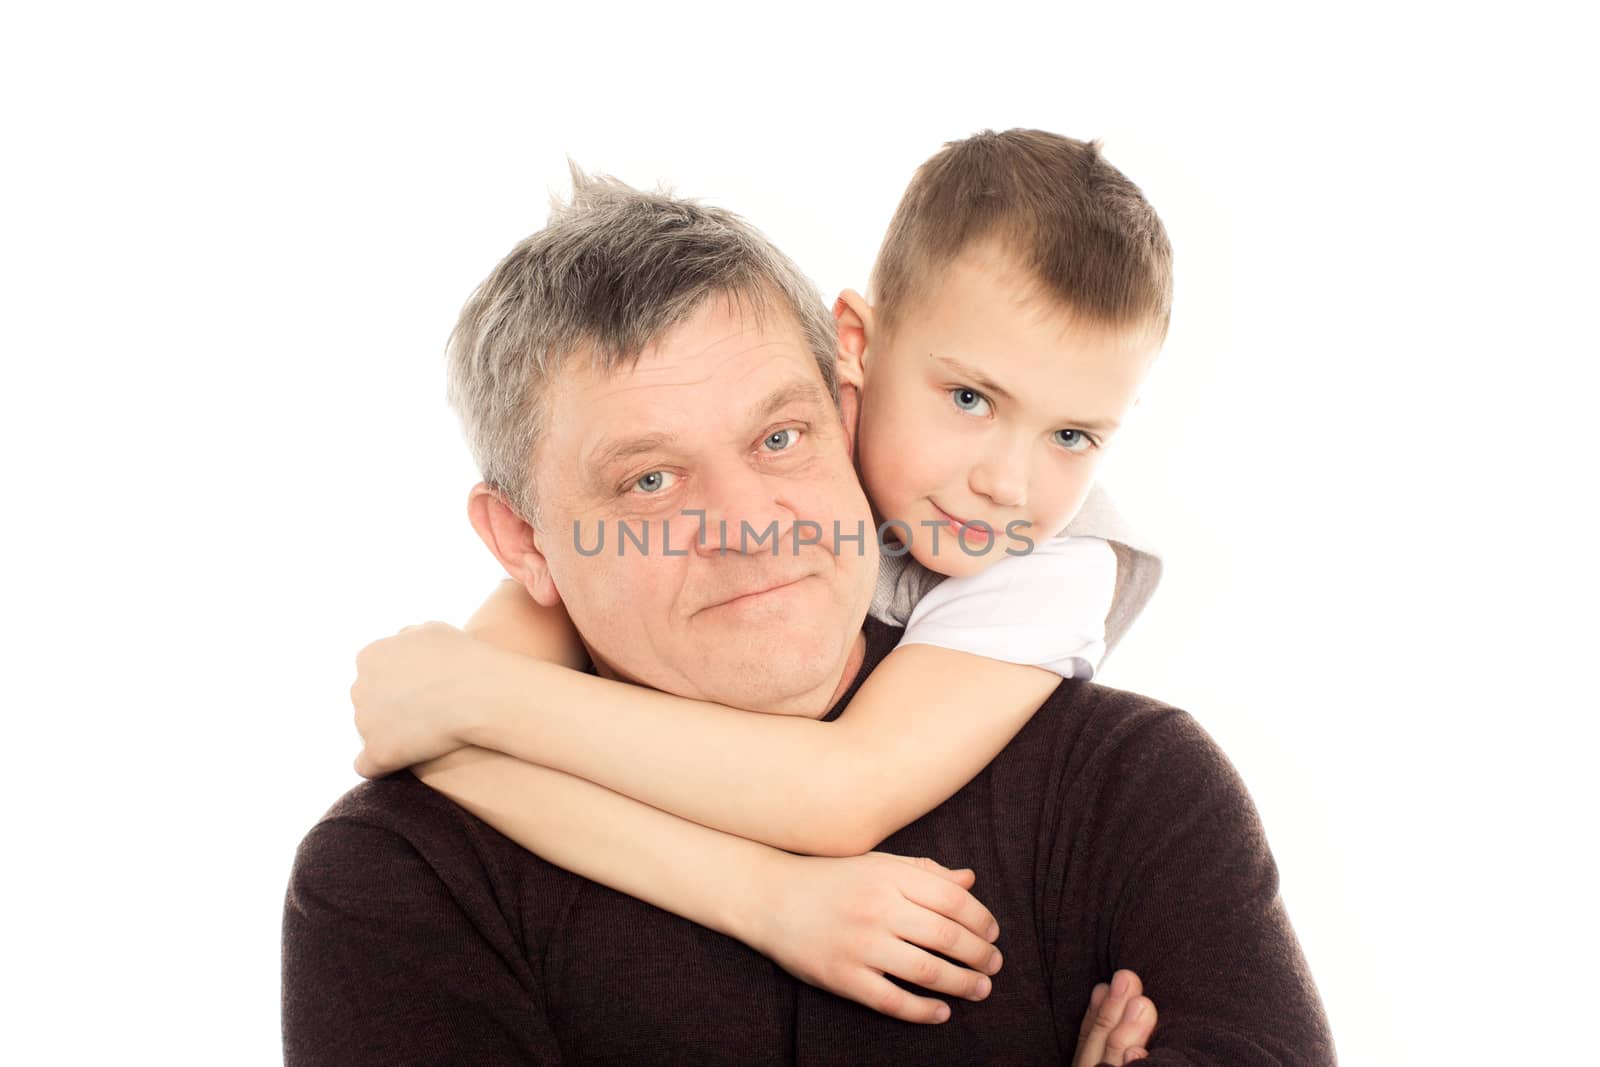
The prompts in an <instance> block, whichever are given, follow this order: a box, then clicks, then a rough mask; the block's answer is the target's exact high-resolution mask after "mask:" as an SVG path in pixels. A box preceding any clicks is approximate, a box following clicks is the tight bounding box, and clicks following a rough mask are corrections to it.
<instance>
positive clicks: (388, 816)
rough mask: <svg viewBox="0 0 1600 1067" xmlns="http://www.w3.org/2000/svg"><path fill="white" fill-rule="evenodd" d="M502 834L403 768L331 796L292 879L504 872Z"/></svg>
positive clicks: (299, 853) (448, 877)
mask: <svg viewBox="0 0 1600 1067" xmlns="http://www.w3.org/2000/svg"><path fill="white" fill-rule="evenodd" d="M505 844H506V843H505V839H504V838H502V837H500V835H499V834H497V833H495V831H494V830H492V829H491V828H490V827H488V826H487V825H486V824H484V823H482V822H481V821H479V820H478V819H476V818H475V817H474V816H472V815H471V814H470V813H468V812H467V811H465V810H463V809H462V808H460V807H458V806H457V805H456V804H454V803H453V802H452V801H451V800H450V799H449V798H448V797H445V796H444V795H442V794H440V793H438V792H436V791H434V790H432V789H429V788H428V787H427V786H425V785H423V784H422V783H421V782H420V781H418V780H417V778H416V776H415V775H413V774H412V773H411V772H410V771H409V770H407V771H400V772H398V773H396V774H392V775H389V776H388V777H385V778H379V779H375V780H373V781H367V782H362V783H361V784H359V785H357V786H355V787H354V788H353V789H351V790H350V791H349V792H347V793H345V794H344V795H343V796H341V797H340V798H339V799H338V800H337V801H335V802H334V804H333V806H332V807H330V808H329V809H328V810H327V811H326V812H325V813H324V814H323V816H322V817H321V818H320V819H318V820H317V822H316V824H315V825H313V826H312V827H311V829H310V830H309V831H308V832H307V833H306V835H305V837H304V838H303V839H302V840H301V842H300V846H299V848H298V849H297V850H296V852H295V858H294V873H293V876H292V877H293V879H294V880H296V881H302V880H306V879H312V880H319V881H337V882H341V883H344V884H347V885H351V884H360V883H365V882H369V881H372V880H374V879H378V878H382V877H385V876H386V875H385V874H384V872H390V873H391V874H392V872H394V871H396V870H400V869H407V870H416V871H419V872H420V871H429V872H432V874H433V875H435V876H437V877H438V878H440V879H441V880H444V881H455V880H458V879H470V880H472V881H482V880H485V879H490V880H492V879H494V878H496V877H497V876H503V875H504V873H505V869H506V868H507V866H508V855H509V852H508V850H507V849H506V847H505Z"/></svg>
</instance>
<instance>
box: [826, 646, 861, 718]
mask: <svg viewBox="0 0 1600 1067" xmlns="http://www.w3.org/2000/svg"><path fill="white" fill-rule="evenodd" d="M866 658H867V632H866V630H861V631H859V632H857V634H856V639H855V640H854V641H852V642H851V643H850V654H849V655H848V656H846V657H845V658H844V673H843V674H841V675H840V676H839V684H838V685H837V686H835V687H834V690H833V696H832V697H830V698H829V700H828V706H827V707H825V708H823V709H822V710H821V711H819V712H817V714H816V715H815V716H813V717H814V718H818V719H820V718H822V717H823V716H824V715H826V714H828V712H830V711H832V710H833V706H834V705H835V704H837V703H839V698H840V697H842V696H844V692H845V690H846V689H849V688H850V683H851V682H854V681H855V680H856V675H858V674H860V673H861V664H862V663H864V662H865V661H866Z"/></svg>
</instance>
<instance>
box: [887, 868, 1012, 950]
mask: <svg viewBox="0 0 1600 1067" xmlns="http://www.w3.org/2000/svg"><path fill="white" fill-rule="evenodd" d="M900 891H901V892H902V893H903V894H904V895H905V898H906V899H907V900H909V901H911V903H913V904H919V905H921V906H922V907H924V908H927V909H928V910H929V911H936V912H938V913H939V914H940V915H946V916H949V917H950V918H952V919H954V920H955V921H956V922H958V923H960V924H961V925H962V926H965V927H966V928H967V929H968V930H971V931H972V932H973V933H975V934H977V935H978V936H979V937H981V938H983V939H984V940H985V941H993V940H994V939H995V938H997V937H999V936H1000V924H999V923H998V922H996V921H995V918H994V915H993V914H992V913H991V912H990V911H989V909H988V908H986V907H984V906H983V905H982V904H980V903H978V898H977V897H975V896H973V895H972V894H971V893H969V892H967V890H966V889H964V888H963V887H961V886H959V885H955V884H953V883H951V882H948V881H945V880H943V879H940V880H938V881H933V880H930V879H919V878H917V877H915V876H913V877H910V878H906V879H904V880H903V881H902V883H901V890H900Z"/></svg>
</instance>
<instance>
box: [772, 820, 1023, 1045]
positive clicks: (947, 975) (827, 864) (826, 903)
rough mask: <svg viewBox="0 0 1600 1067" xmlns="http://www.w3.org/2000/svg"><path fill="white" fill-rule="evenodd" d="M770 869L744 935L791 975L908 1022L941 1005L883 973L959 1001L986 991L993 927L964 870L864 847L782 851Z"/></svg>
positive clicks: (945, 1009)
mask: <svg viewBox="0 0 1600 1067" xmlns="http://www.w3.org/2000/svg"><path fill="white" fill-rule="evenodd" d="M790 861H792V862H790ZM772 874H773V877H772V878H771V879H770V881H769V882H768V883H765V888H766V891H765V892H763V893H759V896H760V897H761V899H760V900H758V901H757V902H756V903H757V905H758V907H759V908H760V912H759V914H758V915H757V918H756V922H757V923H758V925H759V928H758V929H757V930H756V931H755V936H753V937H750V938H746V939H745V941H746V943H747V944H749V945H750V946H751V947H752V948H755V949H756V950H757V951H759V952H761V953H762V954H763V955H765V956H767V957H769V958H770V959H772V960H773V961H775V962H776V963H777V964H778V965H779V966H781V967H782V968H783V969H784V970H785V971H788V972H789V973H790V974H792V975H794V976H795V977H796V978H798V979H800V980H801V981H803V982H806V983H808V984H810V985H814V986H817V987H818V988H820V989H826V990H827V991H828V992H830V993H834V994H837V995H838V996H841V997H846V998H848V999H850V1000H854V1001H856V1002H857V1003H860V1004H864V1005H866V1006H867V1007H869V1008H871V1009H873V1010H874V1011H879V1012H882V1013H883V1014H885V1015H889V1016H892V1017H894V1018H896V1019H903V1020H905V1021H906V1022H912V1023H939V1022H944V1021H945V1020H946V1019H948V1018H949V1017H950V1008H949V1006H948V1005H947V1004H945V1003H944V1002H943V1001H939V1000H934V999H932V998H930V997H919V996H914V995H913V994H911V993H908V992H906V991H905V990H903V989H901V988H900V987H899V986H896V985H895V984H894V983H893V982H890V981H889V980H888V979H887V978H885V977H884V975H886V974H888V975H893V976H894V977H896V978H900V979H903V980H905V981H908V982H912V983H914V984H916V985H919V986H923V987H925V988H928V989H932V990H934V991H936V992H940V993H947V994H949V995H951V996H958V997H964V998H966V999H967V1000H982V999H983V998H984V997H987V996H988V995H989V991H990V984H989V979H988V977H986V976H987V975H990V974H993V973H995V972H996V971H998V970H999V969H1000V962H1001V959H1000V953H999V951H998V950H997V949H996V948H995V947H994V945H993V944H992V942H993V941H994V939H995V938H996V937H998V936H999V933H1000V928H999V925H998V924H997V923H996V922H995V920H994V916H993V915H991V914H990V913H989V909H988V908H985V907H984V906H983V905H982V904H980V903H978V901H977V898H975V897H974V896H973V895H972V894H971V893H969V892H968V890H969V889H970V888H971V887H972V884H973V881H974V880H975V876H974V874H973V872H972V871H970V870H961V871H952V870H950V869H949V868H947V867H943V866H940V865H939V864H937V863H935V862H934V861H933V860H930V859H910V858H907V857H905V856H894V855H890V854H889V853H886V852H869V853H867V854H866V855H864V856H845V857H838V858H833V857H819V856H789V855H785V856H784V857H783V858H782V860H781V861H780V862H779V863H778V864H776V865H775V866H774V867H773V868H772ZM918 946H921V947H920V948H919V947H918ZM924 949H933V950H935V951H937V952H940V953H943V954H944V955H946V956H949V957H950V958H951V959H954V960H960V961H961V962H962V963H965V964H967V965H968V967H971V968H973V969H972V970H968V969H967V967H959V966H957V965H955V964H953V963H947V962H946V961H944V960H941V959H939V958H938V957H937V956H935V955H933V953H931V952H926V951H924Z"/></svg>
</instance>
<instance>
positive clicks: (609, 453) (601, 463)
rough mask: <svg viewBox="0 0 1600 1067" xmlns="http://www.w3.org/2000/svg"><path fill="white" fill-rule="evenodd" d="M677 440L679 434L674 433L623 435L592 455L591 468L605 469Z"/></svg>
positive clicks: (667, 445)
mask: <svg viewBox="0 0 1600 1067" xmlns="http://www.w3.org/2000/svg"><path fill="white" fill-rule="evenodd" d="M677 440H678V435H677V434H672V433H645V434H638V435H636V436H634V437H621V438H618V439H617V440H615V441H611V442H609V443H607V444H604V445H601V446H600V448H599V449H597V450H596V451H595V452H594V454H593V455H592V456H590V458H589V468H590V469H591V470H604V469H605V468H607V467H609V466H611V465H612V464H613V463H618V462H620V461H622V460H625V459H631V458H633V457H634V456H637V455H639V454H640V453H641V452H654V451H655V450H657V449H659V448H667V447H669V446H670V445H672V444H673V443H674V442H675V441H677Z"/></svg>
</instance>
